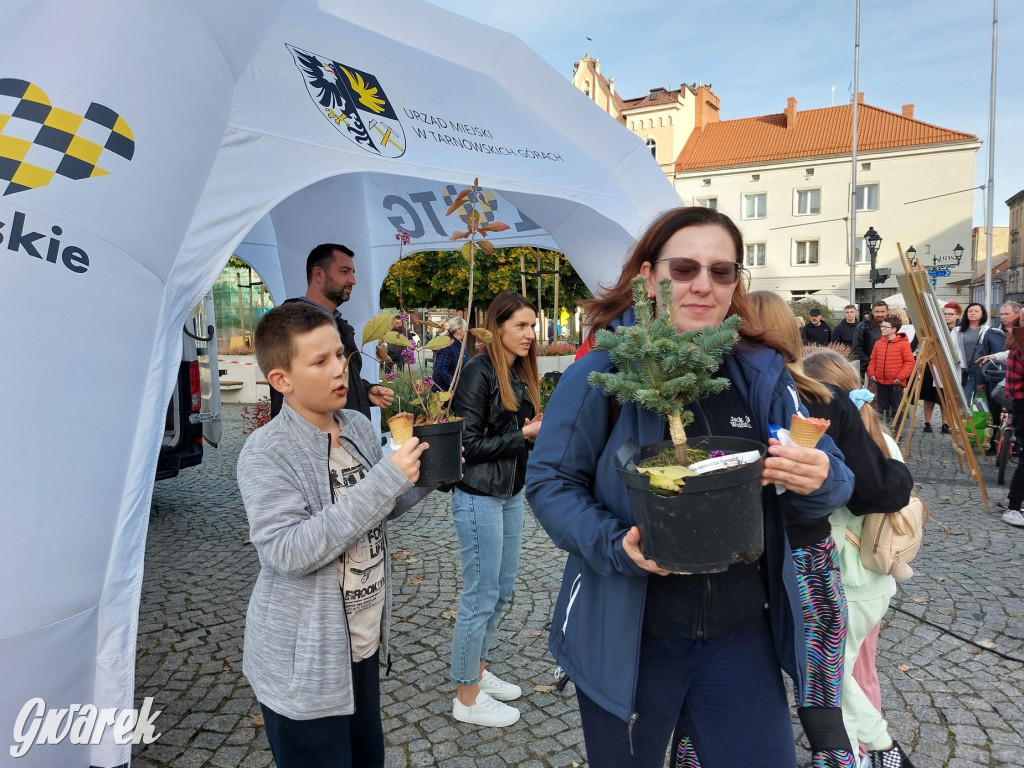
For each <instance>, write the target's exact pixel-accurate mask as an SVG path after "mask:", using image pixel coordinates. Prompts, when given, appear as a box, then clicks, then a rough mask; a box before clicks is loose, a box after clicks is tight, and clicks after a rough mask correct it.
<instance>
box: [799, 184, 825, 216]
mask: <svg viewBox="0 0 1024 768" xmlns="http://www.w3.org/2000/svg"><path fill="white" fill-rule="evenodd" d="M813 213H821V190H820V189H798V190H797V191H796V215H797V216H809V215H811V214H813Z"/></svg>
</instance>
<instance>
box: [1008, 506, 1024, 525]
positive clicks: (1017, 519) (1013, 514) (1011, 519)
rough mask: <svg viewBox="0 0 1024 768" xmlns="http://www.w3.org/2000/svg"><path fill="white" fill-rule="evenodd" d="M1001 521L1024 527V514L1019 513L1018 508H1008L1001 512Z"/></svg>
mask: <svg viewBox="0 0 1024 768" xmlns="http://www.w3.org/2000/svg"><path fill="white" fill-rule="evenodd" d="M1003 522H1004V523H1009V524H1010V525H1015V526H1017V527H1018V528H1024V515H1022V514H1021V513H1020V510H1019V509H1008V510H1006V511H1005V512H1003Z"/></svg>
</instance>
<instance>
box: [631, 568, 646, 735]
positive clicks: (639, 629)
mask: <svg viewBox="0 0 1024 768" xmlns="http://www.w3.org/2000/svg"><path fill="white" fill-rule="evenodd" d="M646 578H650V577H646ZM646 608H647V586H646V584H645V586H644V591H643V593H642V594H641V596H640V624H639V626H638V627H637V629H636V664H634V665H633V690H632V691H631V692H630V697H629V700H630V706H631V707H634V706H636V686H637V678H638V677H639V676H640V643H641V641H642V639H643V633H644V621H643V615H644V610H646ZM639 718H640V713H639V712H633V713H631V714H630V716H629V726H628V727H627V728H626V736H627V738H628V739H629V754H631V755H633V754H636V753H635V752H634V750H633V726H634V725H636V721H637V720H638V719H639Z"/></svg>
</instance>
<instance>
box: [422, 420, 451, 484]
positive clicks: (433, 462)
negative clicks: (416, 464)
mask: <svg viewBox="0 0 1024 768" xmlns="http://www.w3.org/2000/svg"><path fill="white" fill-rule="evenodd" d="M462 424H463V421H462V419H458V420H456V421H448V422H445V423H444V424H421V425H419V426H418V427H413V428H412V433H413V435H414V436H416V437H418V438H419V439H420V440H422V441H423V442H426V443H430V447H429V448H427V450H425V451H424V452H423V453H422V454H420V477H419V480H417V481H416V485H418V486H420V487H421V488H429V487H431V486H435V485H450V484H452V483H457V482H458V481H459V480H461V479H462Z"/></svg>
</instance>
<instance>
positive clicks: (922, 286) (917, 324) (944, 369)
mask: <svg viewBox="0 0 1024 768" xmlns="http://www.w3.org/2000/svg"><path fill="white" fill-rule="evenodd" d="M896 247H897V249H898V250H899V253H900V260H901V261H902V262H903V270H904V273H905V275H906V279H907V281H908V282H909V284H910V289H909V290H906V289H904V291H903V296H904V298H905V299H906V300H907V304H908V307H907V310H908V311H909V312H910V313H911V319H913V321H914V328H915V330H916V331H917V336H918V338H919V339H920V344H919V345H918V348H917V361H916V362H915V363H914V370H913V372H912V373H911V374H910V378H909V379H908V380H907V386H906V388H905V389H904V390H903V400H901V401H900V405H899V408H897V409H896V419H895V421H894V422H893V427H894V429H895V431H896V442H898V443H901V442H902V440H903V429H904V427H906V426H907V425H908V423H909V429H908V430H907V440H906V443H905V444H904V447H903V455H904V457H906V458H908V459H909V458H910V452H911V448H912V446H913V439H914V424H915V423H916V418H915V417H916V416H917V404H918V403H919V402H920V400H921V384H922V382H923V381H924V374H925V371H927V370H928V367H929V366H931V369H932V375H933V377H934V378H935V389H936V391H937V392H938V394H939V406H940V407H941V408H942V414H943V415H944V416H945V417H946V421H947V423H948V424H949V430H950V433H951V436H952V438H953V452H954V453H955V454H956V459H957V463H958V465H959V467H960V471H961V472H963V471H964V461H965V460H966V462H967V468H968V474H969V476H970V478H971V480H972V481H973V482H974V483H975V484H976V485H977V486H978V488H979V490H980V491H981V498H982V501H983V502H984V503H985V510H986V511H989V503H988V489H987V488H986V487H985V481H984V478H982V476H981V467H980V465H979V464H978V458H977V456H975V453H974V451H973V450H972V446H971V443H970V440H969V438H968V432H969V433H970V436H972V437H973V438H974V447H976V448H977V449H978V451H980V452H981V455H982V457H984V456H985V455H986V454H985V445H984V443H985V439H984V435H983V434H982V435H979V434H978V432H977V430H976V429H975V428H974V420H973V419H971V418H970V416H971V414H970V412H969V410H968V409H967V408H965V407H964V404H963V403H961V401H960V399H958V398H957V397H956V395H955V394H954V393H955V392H958V391H960V377H959V370H954V368H953V366H952V365H951V363H950V360H949V358H948V357H947V356H946V354H945V353H944V352H943V349H942V347H941V344H940V342H939V336H938V334H940V333H948V331H947V329H946V324H945V322H944V321H943V320H942V318H941V317H939V318H935V317H933V316H932V314H931V313H930V312H929V308H928V306H926V305H925V303H924V299H923V296H924V295H930V294H931V292H932V290H931V284H930V283H929V282H928V277H927V274H926V273H925V271H924V269H923V268H922V267H921V266H920V265H914V264H911V263H910V260H909V259H908V258H907V256H906V254H904V252H903V246H902V245H900V244H899V243H897V244H896ZM940 324H941V327H938V326H939V325H940ZM967 425H969V426H967Z"/></svg>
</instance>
